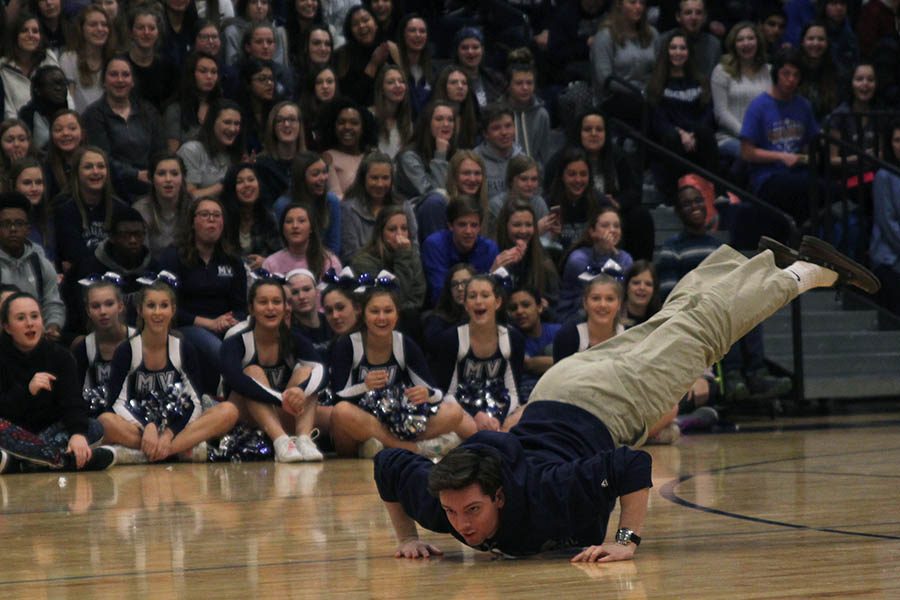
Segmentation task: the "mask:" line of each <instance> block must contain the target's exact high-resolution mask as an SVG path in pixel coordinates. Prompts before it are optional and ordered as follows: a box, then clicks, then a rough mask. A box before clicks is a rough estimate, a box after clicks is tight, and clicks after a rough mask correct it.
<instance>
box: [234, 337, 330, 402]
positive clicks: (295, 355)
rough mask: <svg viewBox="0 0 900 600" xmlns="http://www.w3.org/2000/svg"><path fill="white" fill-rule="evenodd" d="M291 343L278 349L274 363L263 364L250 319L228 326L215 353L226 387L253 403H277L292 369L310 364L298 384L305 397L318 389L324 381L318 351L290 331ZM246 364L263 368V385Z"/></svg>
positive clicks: (322, 367)
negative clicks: (265, 381) (264, 378)
mask: <svg viewBox="0 0 900 600" xmlns="http://www.w3.org/2000/svg"><path fill="white" fill-rule="evenodd" d="M291 346H292V347H291V348H281V349H280V352H279V356H278V362H277V363H276V364H274V365H263V364H261V363H260V362H259V356H258V354H257V352H256V338H255V337H254V335H253V326H252V325H251V324H250V322H249V321H244V322H243V323H238V324H237V325H235V326H234V327H232V328H231V329H230V330H229V331H228V333H227V334H226V335H225V341H224V342H222V349H221V352H220V355H219V356H220V362H221V364H222V378H223V379H224V380H225V386H226V390H227V391H228V390H233V391H235V392H237V393H238V394H240V395H241V396H244V397H245V398H248V399H250V400H253V401H255V402H262V403H265V404H274V405H276V406H281V394H282V392H284V390H285V388H286V387H287V383H288V381H290V379H291V376H292V375H293V374H294V371H295V370H296V369H300V368H302V367H310V368H311V369H312V372H311V373H310V375H309V377H307V379H306V380H305V381H303V382H301V383H300V385H299V387H300V389H302V390H303V393H304V394H306V395H307V396H309V395H311V394H316V393H318V392H319V391H321V390H322V389H323V388H324V387H325V384H326V383H328V381H327V378H326V373H325V366H324V365H323V364H322V361H321V359H320V358H319V354H318V353H317V352H316V350H315V348H313V345H312V344H311V343H310V342H309V340H307V339H306V338H304V337H303V336H302V335H300V334H299V333H296V332H295V331H292V332H291ZM250 365H257V366H258V367H260V368H261V369H262V370H263V372H264V373H265V374H266V379H267V381H268V383H269V385H263V384H262V383H260V382H259V381H257V380H256V379H254V378H252V377H250V376H249V375H247V374H246V373H244V369H246V368H247V367H248V366H250ZM227 391H226V394H227Z"/></svg>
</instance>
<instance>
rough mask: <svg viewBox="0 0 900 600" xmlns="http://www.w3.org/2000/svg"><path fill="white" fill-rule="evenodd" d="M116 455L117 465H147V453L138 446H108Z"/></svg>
mask: <svg viewBox="0 0 900 600" xmlns="http://www.w3.org/2000/svg"><path fill="white" fill-rule="evenodd" d="M107 447H108V448H109V449H110V450H112V451H113V453H114V454H115V455H116V464H117V465H146V464H147V455H146V454H144V453H143V452H141V451H140V449H138V448H129V447H127V446H120V445H118V444H116V445H114V446H107Z"/></svg>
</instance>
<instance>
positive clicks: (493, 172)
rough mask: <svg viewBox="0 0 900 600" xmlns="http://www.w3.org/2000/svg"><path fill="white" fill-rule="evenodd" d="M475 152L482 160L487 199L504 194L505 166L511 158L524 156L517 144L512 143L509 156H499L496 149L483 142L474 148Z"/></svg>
mask: <svg viewBox="0 0 900 600" xmlns="http://www.w3.org/2000/svg"><path fill="white" fill-rule="evenodd" d="M475 152H476V153H477V154H478V155H479V156H480V157H481V158H483V159H484V166H485V173H484V184H485V185H486V186H487V191H488V198H493V197H494V196H496V195H497V194H502V193H503V192H505V191H506V164H507V163H508V162H509V159H511V158H512V157H513V156H518V155H519V154H524V152H522V148H521V146H519V144H518V143H514V144H513V147H512V152H510V154H509V156H501V155H500V153H499V152H497V149H496V148H494V147H493V146H491V145H490V144H488V143H487V141H484V142H481V143H480V144H478V146H476V147H475Z"/></svg>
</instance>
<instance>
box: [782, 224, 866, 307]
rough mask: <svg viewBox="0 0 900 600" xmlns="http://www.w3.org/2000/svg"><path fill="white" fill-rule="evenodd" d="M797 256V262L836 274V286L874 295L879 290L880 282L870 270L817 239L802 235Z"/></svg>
mask: <svg viewBox="0 0 900 600" xmlns="http://www.w3.org/2000/svg"><path fill="white" fill-rule="evenodd" d="M797 254H798V255H799V260H805V261H806V262H811V263H813V264H816V265H819V266H822V267H825V268H826V269H831V270H832V271H834V272H835V273H837V274H838V280H837V285H852V286H855V287H858V288H859V289H861V290H862V291H864V292H865V293H867V294H875V293H877V292H878V290H879V289H881V282H880V281H878V278H877V277H875V275H874V274H873V273H872V272H871V271H870V270H868V269H867V268H865V267H864V266H862V265H861V264H859V263H858V262H856V261H854V260H852V259H850V258H848V257H847V256H844V255H843V254H841V253H840V252H838V251H837V249H836V248H835V247H834V246H832V245H831V244H829V243H828V242H825V241H822V240H820V239H819V238H816V237H813V236H811V235H804V236H803V241H802V242H800V248H798V249H797Z"/></svg>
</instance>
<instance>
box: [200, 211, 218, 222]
mask: <svg viewBox="0 0 900 600" xmlns="http://www.w3.org/2000/svg"><path fill="white" fill-rule="evenodd" d="M194 216H195V217H196V218H198V219H200V220H202V221H218V220H219V219H221V218H222V213H220V212H219V211H212V210H200V211H197V212H196V213H194Z"/></svg>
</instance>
